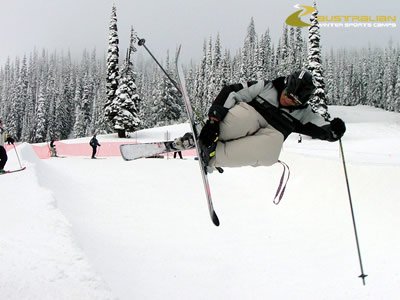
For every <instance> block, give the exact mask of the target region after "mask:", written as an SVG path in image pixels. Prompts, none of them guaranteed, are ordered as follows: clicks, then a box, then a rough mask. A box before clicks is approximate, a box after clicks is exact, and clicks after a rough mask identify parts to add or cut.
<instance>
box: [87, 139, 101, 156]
mask: <svg viewBox="0 0 400 300" xmlns="http://www.w3.org/2000/svg"><path fill="white" fill-rule="evenodd" d="M89 145H90V146H91V147H92V159H95V158H96V152H97V146H100V147H101V145H100V144H99V141H98V140H97V138H96V134H94V135H93V137H92V139H91V140H90V142H89Z"/></svg>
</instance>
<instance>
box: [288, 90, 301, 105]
mask: <svg viewBox="0 0 400 300" xmlns="http://www.w3.org/2000/svg"><path fill="white" fill-rule="evenodd" d="M285 95H286V97H288V98H289V99H290V100H291V101H292V102H293V103H294V104H295V105H302V104H303V102H301V101H300V100H299V98H297V97H296V96H295V95H293V94H292V93H288V92H287V91H285Z"/></svg>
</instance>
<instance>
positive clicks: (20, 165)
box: [13, 143, 22, 169]
mask: <svg viewBox="0 0 400 300" xmlns="http://www.w3.org/2000/svg"><path fill="white" fill-rule="evenodd" d="M13 146H14V150H15V154H16V155H17V158H18V162H19V167H20V168H21V169H22V164H21V160H20V159H19V155H18V152H17V148H15V145H14V143H13Z"/></svg>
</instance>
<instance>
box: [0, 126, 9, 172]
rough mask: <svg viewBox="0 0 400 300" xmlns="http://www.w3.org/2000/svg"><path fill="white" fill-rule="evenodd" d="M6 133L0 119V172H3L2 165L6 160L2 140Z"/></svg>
mask: <svg viewBox="0 0 400 300" xmlns="http://www.w3.org/2000/svg"><path fill="white" fill-rule="evenodd" d="M5 136H6V133H5V130H4V128H3V122H2V120H0V174H3V173H5V171H4V166H5V165H6V162H7V160H8V156H7V151H6V149H5V148H4V141H5V139H6V137H5Z"/></svg>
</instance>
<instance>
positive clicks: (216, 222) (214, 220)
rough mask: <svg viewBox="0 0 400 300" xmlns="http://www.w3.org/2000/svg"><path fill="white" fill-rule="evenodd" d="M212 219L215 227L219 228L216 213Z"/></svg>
mask: <svg viewBox="0 0 400 300" xmlns="http://www.w3.org/2000/svg"><path fill="white" fill-rule="evenodd" d="M211 219H212V221H213V223H214V225H215V226H219V219H218V216H217V214H216V213H215V212H214V213H213V214H212V217H211Z"/></svg>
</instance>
